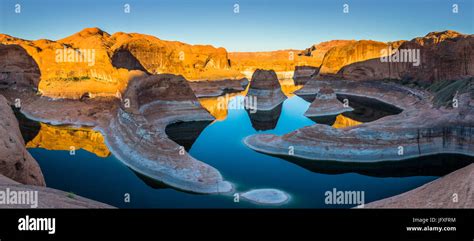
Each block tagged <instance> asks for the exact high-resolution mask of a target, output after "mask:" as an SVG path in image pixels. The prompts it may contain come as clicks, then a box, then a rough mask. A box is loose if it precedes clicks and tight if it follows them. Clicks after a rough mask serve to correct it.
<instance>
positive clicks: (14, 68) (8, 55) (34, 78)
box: [0, 44, 41, 89]
mask: <svg viewBox="0 0 474 241" xmlns="http://www.w3.org/2000/svg"><path fill="white" fill-rule="evenodd" d="M40 75H41V73H40V70H39V67H38V65H37V64H36V62H35V60H34V59H33V58H31V56H30V55H28V53H27V52H26V51H25V49H23V48H22V47H21V46H19V45H3V44H0V88H11V87H29V88H34V89H36V88H38V83H39V80H40Z"/></svg>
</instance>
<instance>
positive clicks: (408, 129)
mask: <svg viewBox="0 0 474 241" xmlns="http://www.w3.org/2000/svg"><path fill="white" fill-rule="evenodd" d="M329 83H331V87H332V88H333V89H334V90H335V92H336V93H341V94H343V93H344V94H351V95H359V96H364V97H369V98H375V99H378V100H380V101H384V102H387V103H390V104H392V105H396V106H398V107H400V108H401V109H403V112H401V113H400V114H398V115H392V116H386V117H383V118H381V119H378V120H376V121H373V122H369V123H364V124H361V125H357V126H353V127H348V128H343V129H335V128H332V127H329V126H326V125H317V124H316V125H313V126H308V127H304V128H301V129H298V130H296V131H294V132H291V133H288V134H286V135H283V136H276V135H269V134H257V135H253V136H249V137H247V138H246V139H245V140H244V142H245V143H246V144H247V145H248V146H249V147H250V148H252V149H254V150H257V151H260V152H263V153H269V154H275V155H283V156H289V155H290V154H289V151H288V150H289V148H290V146H292V147H293V150H294V156H295V157H300V158H304V159H309V160H334V161H342V162H379V161H395V160H403V159H409V158H413V157H419V156H425V155H432V154H438V153H457V154H464V155H470V156H474V152H473V150H474V141H473V139H472V135H473V134H474V128H473V126H474V123H473V120H474V108H473V106H474V105H473V101H472V99H471V98H470V96H469V93H465V94H462V95H460V96H459V108H439V109H436V108H433V106H432V105H431V103H430V102H429V100H430V99H431V96H430V94H429V93H428V92H423V91H414V90H411V89H409V88H406V87H402V86H398V85H395V84H385V83H379V82H371V81H366V82H348V81H313V82H312V84H311V85H310V86H309V87H306V86H305V88H303V89H302V90H304V91H302V92H305V93H310V92H312V93H315V92H316V91H317V90H318V89H319V88H321V87H322V86H326V85H327V84H329ZM311 90H312V91H311ZM426 120H430V121H426Z"/></svg>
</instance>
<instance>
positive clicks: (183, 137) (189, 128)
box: [165, 121, 212, 151]
mask: <svg viewBox="0 0 474 241" xmlns="http://www.w3.org/2000/svg"><path fill="white" fill-rule="evenodd" d="M211 122H212V121H190V122H177V123H173V124H170V125H168V126H166V129H165V132H166V135H167V136H168V138H170V139H171V140H172V141H174V142H176V143H177V144H178V145H180V146H183V147H184V149H185V150H186V151H189V150H190V149H191V147H192V146H193V144H194V142H195V141H196V139H197V138H198V137H199V135H200V134H201V132H202V131H203V130H204V129H205V128H206V127H207V126H208V125H209V124H211Z"/></svg>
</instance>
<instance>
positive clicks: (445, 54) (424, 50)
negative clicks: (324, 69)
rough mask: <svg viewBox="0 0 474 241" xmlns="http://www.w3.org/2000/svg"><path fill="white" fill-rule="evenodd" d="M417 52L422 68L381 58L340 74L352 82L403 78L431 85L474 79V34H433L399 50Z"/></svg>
mask: <svg viewBox="0 0 474 241" xmlns="http://www.w3.org/2000/svg"><path fill="white" fill-rule="evenodd" d="M413 50H419V65H417V64H416V63H415V64H414V63H413V62H406V61H404V62H396V61H389V62H382V59H381V58H377V59H372V60H367V61H363V62H358V63H353V64H350V65H347V66H345V67H344V68H342V69H341V70H340V71H339V75H340V76H341V77H342V78H344V79H349V80H367V79H399V80H408V81H414V80H417V81H422V82H426V83H427V84H430V83H433V82H435V81H439V80H455V79H461V78H466V77H472V76H474V35H464V34H460V33H457V32H454V31H449V30H448V31H444V32H432V33H429V34H427V35H426V36H424V37H419V38H415V39H413V40H411V41H407V42H404V43H403V44H402V45H401V46H400V48H399V51H413ZM392 56H394V55H392Z"/></svg>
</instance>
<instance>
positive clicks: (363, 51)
mask: <svg viewBox="0 0 474 241" xmlns="http://www.w3.org/2000/svg"><path fill="white" fill-rule="evenodd" d="M398 45H399V43H398V42H397V43H393V44H387V43H384V42H377V41H372V40H360V41H355V42H348V43H347V44H342V45H338V46H336V47H333V48H331V49H329V50H328V51H327V53H326V54H325V56H324V59H323V61H322V64H321V67H320V69H319V74H320V75H323V74H336V73H337V72H338V71H339V70H340V69H341V68H342V67H344V66H346V65H349V64H352V63H355V62H360V61H365V60H369V59H374V58H380V56H382V55H383V54H384V51H383V50H386V49H387V48H388V47H389V46H392V47H393V48H394V49H396V47H397V46H398Z"/></svg>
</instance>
